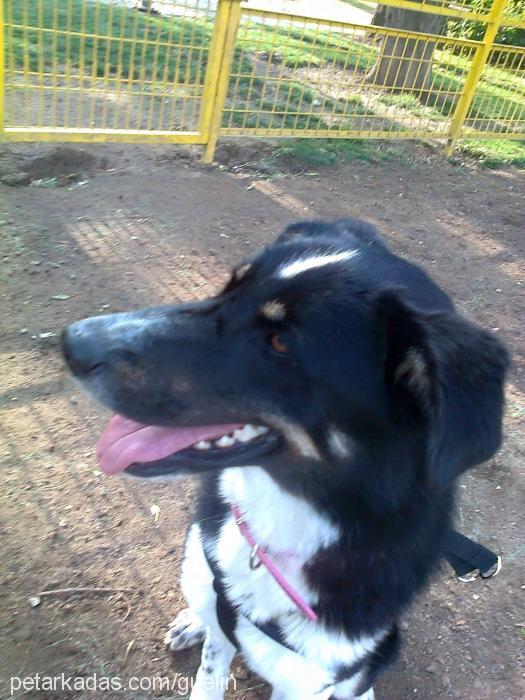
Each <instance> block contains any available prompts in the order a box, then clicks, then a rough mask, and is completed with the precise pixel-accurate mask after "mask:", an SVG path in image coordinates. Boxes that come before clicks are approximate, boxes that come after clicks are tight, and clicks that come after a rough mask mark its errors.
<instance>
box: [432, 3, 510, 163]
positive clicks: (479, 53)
mask: <svg viewBox="0 0 525 700" xmlns="http://www.w3.org/2000/svg"><path fill="white" fill-rule="evenodd" d="M507 2H508V0H494V2H493V3H492V7H491V10H490V13H489V15H488V17H487V20H486V22H487V26H486V27H485V33H484V35H483V39H482V40H481V44H480V46H478V48H477V49H476V53H475V54H474V58H473V60H472V66H471V67H470V71H469V74H468V75H467V79H466V80H465V86H464V88H463V92H462V93H461V96H460V98H459V100H458V103H457V105H456V109H455V111H454V116H453V117H452V123H451V125H450V135H449V139H448V141H447V147H446V149H445V153H446V154H447V156H450V155H452V153H453V152H454V148H455V146H456V142H457V140H458V138H459V136H460V134H461V130H462V129H463V124H464V123H465V119H466V118H467V114H468V111H469V109H470V106H471V105H472V101H473V100H474V96H475V94H476V88H477V87H478V84H479V81H480V79H481V75H482V73H483V69H484V68H485V66H486V64H487V61H488V58H489V54H490V50H491V49H492V46H493V45H494V40H495V38H496V34H497V33H498V29H499V28H500V26H501V22H502V19H503V13H504V11H505V8H506V6H507Z"/></svg>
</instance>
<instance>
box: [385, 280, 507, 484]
mask: <svg viewBox="0 0 525 700" xmlns="http://www.w3.org/2000/svg"><path fill="white" fill-rule="evenodd" d="M375 304H376V311H377V318H378V327H379V329H380V335H381V346H382V349H383V350H382V361H383V368H384V375H385V383H386V385H387V392H389V393H390V396H392V397H394V399H393V400H394V401H395V406H397V407H403V406H404V407H407V408H408V409H410V405H411V406H412V410H414V409H417V410H418V411H419V412H420V415H424V417H425V421H426V424H427V431H426V434H427V445H426V468H427V474H428V478H429V482H430V484H431V485H432V487H433V488H435V489H437V490H441V489H443V488H446V487H447V486H448V485H449V484H450V483H451V482H452V480H453V479H454V478H455V477H457V476H458V475H459V474H461V472H463V471H465V470H466V469H468V468H469V467H473V466H475V465H476V464H479V463H480V462H484V461H485V460H487V459H489V458H490V457H491V456H492V455H493V454H494V453H495V452H496V450H497V449H498V447H499V445H500V442H501V422H502V414H503V404H504V398H503V385H504V380H505V373H506V371H507V368H508V365H509V358H508V354H507V351H506V349H505V347H504V346H503V344H502V343H501V342H500V341H499V340H498V338H496V337H495V336H494V335H493V334H491V333H489V332H487V331H485V330H483V329H482V328H480V327H478V326H476V325H475V324H473V323H471V322H470V321H467V320H465V319H464V318H462V317H461V316H459V315H458V314H457V313H455V312H454V311H445V312H440V313H433V314H430V313H425V312H422V311H419V310H417V309H415V308H414V307H413V306H411V305H410V304H408V303H407V302H405V301H404V300H403V299H402V297H401V296H400V294H399V293H398V292H395V291H394V292H391V291H388V292H383V293H381V294H380V295H379V297H377V298H376V300H375Z"/></svg>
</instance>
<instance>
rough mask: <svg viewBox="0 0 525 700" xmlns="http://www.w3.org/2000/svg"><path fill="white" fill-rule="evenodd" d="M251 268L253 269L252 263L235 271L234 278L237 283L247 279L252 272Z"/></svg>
mask: <svg viewBox="0 0 525 700" xmlns="http://www.w3.org/2000/svg"><path fill="white" fill-rule="evenodd" d="M251 268H252V266H251V263H245V264H244V265H241V266H240V267H238V268H237V269H236V270H234V271H233V276H234V277H235V279H236V280H237V282H240V280H242V279H243V277H246V275H247V274H248V272H249V271H250V270H251Z"/></svg>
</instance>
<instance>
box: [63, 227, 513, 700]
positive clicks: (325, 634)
mask: <svg viewBox="0 0 525 700" xmlns="http://www.w3.org/2000/svg"><path fill="white" fill-rule="evenodd" d="M63 348H64V354H65V357H66V359H67V362H68V363H69V366H70V368H71V370H72V371H73V372H74V374H75V375H76V376H77V377H79V378H80V379H81V381H82V382H83V384H84V385H85V387H86V388H87V389H88V390H89V391H90V392H91V393H92V394H93V395H94V396H95V397H96V398H97V399H99V400H100V401H101V402H102V403H104V404H106V405H107V406H110V407H111V408H112V409H114V410H115V411H116V412H117V413H118V415H117V416H115V418H113V420H112V421H111V423H110V425H109V427H108V429H107V430H106V432H105V434H104V436H103V437H102V439H101V441H100V443H99V446H98V454H99V459H100V462H101V465H102V468H103V470H104V471H106V472H107V473H118V472H121V471H125V472H127V473H128V474H132V475H135V476H140V477H145V478H152V477H160V478H166V477H170V476H180V475H189V474H197V473H201V472H202V473H204V475H203V483H202V489H201V497H200V505H199V508H198V512H197V517H196V519H195V521H194V523H193V524H192V525H191V527H190V529H189V533H188V539H187V549H186V559H185V561H184V565H183V576H182V585H183V590H184V593H185V595H186V597H187V600H188V603H189V608H188V609H187V610H184V611H183V612H181V613H180V614H179V616H178V617H177V618H176V620H175V621H174V623H173V624H172V626H171V629H170V630H169V632H168V635H167V643H168V644H169V646H170V647H171V649H173V650H177V649H183V648H186V647H189V646H191V645H194V644H197V643H199V642H204V647H203V652H202V663H201V666H200V668H199V671H198V673H197V677H196V682H195V686H194V689H193V692H192V694H191V697H192V700H203V699H204V700H218V699H219V698H221V697H222V695H223V690H222V689H223V687H224V679H225V678H227V677H228V674H229V668H230V664H231V661H232V658H233V656H234V654H235V653H236V650H240V651H241V652H242V654H243V656H244V659H245V661H246V662H247V664H248V666H249V667H250V668H252V669H253V670H254V671H256V672H257V673H258V674H260V676H262V677H263V678H264V679H266V680H267V681H268V682H269V683H270V684H271V685H272V687H273V693H272V698H274V700H278V699H279V700H309V699H313V698H333V699H334V700H335V699H337V700H343V699H348V698H355V697H361V698H372V697H373V690H372V684H373V682H374V679H375V678H376V677H377V675H378V674H379V673H380V672H381V671H382V670H383V669H384V668H385V666H386V665H387V664H388V663H389V662H390V661H392V660H393V659H394V658H395V656H396V652H397V648H398V644H399V641H398V631H397V626H396V622H397V621H398V619H399V617H400V615H401V614H402V613H403V611H404V610H405V609H406V607H407V606H408V604H409V603H410V602H411V600H412V599H413V598H414V596H415V595H416V594H417V593H418V592H419V591H421V589H422V588H423V586H424V585H425V583H426V582H427V580H428V577H429V574H430V573H431V572H432V571H433V570H434V569H435V567H436V565H437V563H438V561H439V558H440V550H441V547H442V544H443V539H444V537H445V536H446V533H447V532H448V530H449V527H450V518H451V512H452V509H453V504H454V480H455V478H456V477H457V476H458V475H459V474H461V472H463V471H464V470H466V469H468V468H469V467H473V466H474V465H476V464H478V463H480V462H482V461H484V460H486V459H488V458H489V457H490V456H491V455H493V454H494V452H495V451H496V450H497V448H498V446H499V444H500V439H501V419H502V410H503V383H504V377H505V372H506V369H507V365H508V358H507V353H506V351H505V349H504V347H503V346H502V344H501V343H500V341H499V340H498V339H497V338H496V337H494V336H493V335H491V334H490V333H488V332H486V331H484V330H482V329H481V328H479V327H478V326H476V325H474V324H473V323H471V322H470V321H467V320H466V319H465V318H463V317H462V316H460V315H459V314H458V313H457V312H456V311H455V310H454V307H453V305H452V303H451V301H450V299H449V298H448V296H447V295H446V294H445V293H444V292H443V291H441V290H440V289H439V288H438V287H437V286H436V284H435V283H434V282H433V281H432V280H431V279H430V278H429V277H428V276H427V275H426V274H425V273H424V272H423V271H422V270H421V269H419V268H418V267H416V266H415V265H413V264H411V263H409V262H407V261H405V260H403V259H400V258H399V257H397V256H396V255H394V254H393V253H392V252H391V251H390V250H389V249H388V248H387V246H386V244H385V243H384V241H383V240H382V239H381V237H380V236H379V234H378V233H377V231H376V230H375V228H374V227H372V226H370V225H368V224H366V223H364V222H362V221H357V220H352V219H347V220H342V221H336V222H332V223H326V222H323V221H305V222H299V223H297V224H294V225H292V226H289V227H288V228H287V229H286V230H285V231H284V232H283V233H282V234H281V235H280V236H279V238H278V239H277V241H276V242H275V244H274V245H272V246H269V247H268V248H267V249H266V250H264V251H263V252H262V253H261V254H259V255H257V256H256V257H254V258H253V259H250V260H248V261H245V262H244V263H243V264H241V265H240V266H239V267H237V268H236V269H235V270H234V271H233V274H232V276H231V279H230V281H229V283H228V284H227V285H226V287H225V289H224V290H223V291H222V292H221V293H220V294H219V295H218V296H216V297H213V298H211V299H208V300H206V301H203V302H198V303H192V304H180V305H176V306H162V307H157V308H150V309H146V310H143V311H139V312H133V313H121V314H114V315H109V316H100V317H95V318H90V319H87V320H84V321H80V322H78V323H75V324H73V325H72V326H70V327H68V328H67V329H66V331H65V332H64V335H63Z"/></svg>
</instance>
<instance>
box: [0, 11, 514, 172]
mask: <svg viewBox="0 0 525 700" xmlns="http://www.w3.org/2000/svg"><path fill="white" fill-rule="evenodd" d="M361 4H362V3H361ZM384 4H385V5H387V6H388V7H389V8H390V7H392V8H402V9H405V10H408V9H409V10H410V13H409V15H410V16H412V15H416V16H417V17H419V18H420V20H421V26H423V27H424V26H425V20H424V18H425V17H427V18H428V16H431V18H432V17H434V18H436V17H437V18H438V25H439V28H438V29H437V30H435V33H429V32H423V31H411V30H407V29H404V28H392V27H391V26H389V27H386V26H384V27H383V26H370V25H368V24H366V25H365V24H358V23H353V22H350V21H348V22H347V21H340V20H339V19H337V20H334V19H325V18H322V17H311V16H307V15H306V14H302V15H301V14H291V13H290V12H284V11H276V10H277V9H279V8H280V2H279V0H256V2H254V1H253V0H250V1H249V2H244V3H241V2H240V0H61V1H60V2H59V1H58V0H5V1H4V2H2V0H0V42H1V41H2V40H3V48H2V47H1V45H0V134H1V135H2V136H3V138H5V139H7V140H13V141H135V142H148V141H149V142H170V143H196V144H202V145H204V146H205V147H206V149H205V158H206V160H212V159H213V153H214V149H215V145H216V142H217V139H218V137H220V136H228V135H230V136H245V135H252V136H259V137H260V136H271V137H282V136H286V137H296V136H301V137H320V136H322V137H344V138H398V139H399V138H436V139H444V140H447V142H448V148H449V150H451V149H452V148H453V146H454V144H455V142H456V141H457V140H458V139H460V138H513V139H519V138H524V136H525V48H523V47H518V46H503V45H500V44H498V43H497V41H496V40H497V38H498V32H499V31H501V28H502V27H517V28H519V29H525V20H524V17H523V16H516V15H515V14H513V13H512V9H513V8H515V7H516V4H515V3H511V4H509V2H508V0H493V3H492V5H490V3H488V2H487V3H480V2H479V0H456V1H455V2H449V1H447V0H432V2H421V3H414V2H411V1H409V0H387V2H386V3H384ZM356 5H359V3H357V2H356ZM348 7H349V16H351V5H350V4H349V5H348ZM273 8H276V9H273ZM2 9H3V14H2ZM416 10H417V11H416ZM422 12H425V15H422V14H421V13H422ZM319 14H320V12H319ZM421 18H423V19H421ZM440 18H442V21H440ZM450 18H453V19H455V20H457V21H471V22H472V21H476V22H479V23H481V24H480V26H481V27H482V32H481V33H482V38H481V40H479V41H471V40H466V39H459V38H451V37H450V36H444V35H443V30H444V27H445V23H446V21H448V20H449V19H450ZM391 24H392V23H391ZM398 26H407V25H406V24H404V25H403V23H401V25H398ZM410 26H412V25H410ZM415 26H418V24H417V22H416V23H415ZM433 26H434V27H435V26H436V25H435V24H434V25H433Z"/></svg>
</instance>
